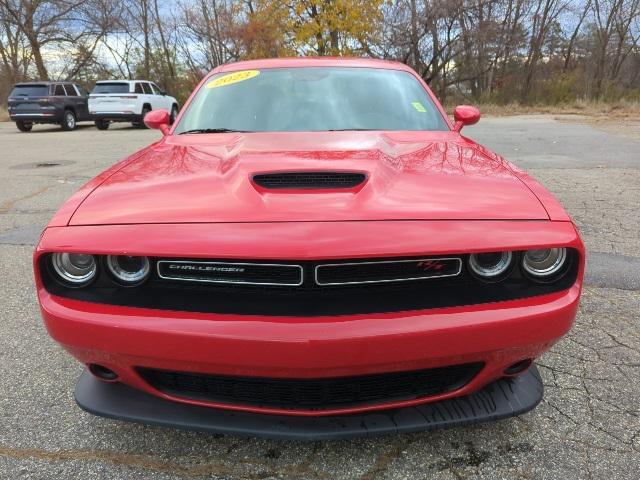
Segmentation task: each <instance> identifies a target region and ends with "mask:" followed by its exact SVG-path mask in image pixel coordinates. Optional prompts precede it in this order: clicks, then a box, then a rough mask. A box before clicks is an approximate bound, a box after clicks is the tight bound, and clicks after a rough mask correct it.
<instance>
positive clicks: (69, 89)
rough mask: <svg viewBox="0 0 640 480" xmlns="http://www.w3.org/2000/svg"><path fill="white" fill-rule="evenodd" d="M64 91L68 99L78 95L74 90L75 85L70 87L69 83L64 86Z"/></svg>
mask: <svg viewBox="0 0 640 480" xmlns="http://www.w3.org/2000/svg"><path fill="white" fill-rule="evenodd" d="M64 91H65V92H67V96H68V97H77V96H78V93H77V92H76V90H75V88H73V85H69V84H67V83H65V84H64Z"/></svg>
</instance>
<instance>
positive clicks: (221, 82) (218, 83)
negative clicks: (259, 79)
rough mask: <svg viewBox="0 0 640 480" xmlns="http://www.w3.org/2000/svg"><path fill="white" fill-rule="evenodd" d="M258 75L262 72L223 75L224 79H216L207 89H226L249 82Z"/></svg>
mask: <svg viewBox="0 0 640 480" xmlns="http://www.w3.org/2000/svg"><path fill="white" fill-rule="evenodd" d="M258 75H260V70H242V71H240V72H233V73H230V74H229V75H223V76H222V77H219V78H216V79H215V80H211V81H210V82H209V83H207V85H206V86H205V88H218V87H226V86H227V85H231V84H233V83H238V82H242V81H244V80H249V79H250V78H253V77H256V76H258Z"/></svg>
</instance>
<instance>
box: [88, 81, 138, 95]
mask: <svg viewBox="0 0 640 480" xmlns="http://www.w3.org/2000/svg"><path fill="white" fill-rule="evenodd" d="M91 93H129V84H128V83H126V82H108V83H96V85H95V87H93V90H91Z"/></svg>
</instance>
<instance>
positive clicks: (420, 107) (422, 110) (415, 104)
mask: <svg viewBox="0 0 640 480" xmlns="http://www.w3.org/2000/svg"><path fill="white" fill-rule="evenodd" d="M411 105H413V108H415V109H416V110H417V111H418V112H420V113H425V112H426V111H427V109H426V108H424V105H422V104H421V103H420V102H411Z"/></svg>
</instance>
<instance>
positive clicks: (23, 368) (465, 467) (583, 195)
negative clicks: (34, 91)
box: [0, 116, 640, 480]
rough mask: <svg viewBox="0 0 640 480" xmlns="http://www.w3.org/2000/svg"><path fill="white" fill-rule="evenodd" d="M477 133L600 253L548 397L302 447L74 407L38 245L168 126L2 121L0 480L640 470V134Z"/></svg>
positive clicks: (71, 367)
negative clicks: (420, 428) (76, 197)
mask: <svg viewBox="0 0 640 480" xmlns="http://www.w3.org/2000/svg"><path fill="white" fill-rule="evenodd" d="M465 132H466V134H467V135H468V136H470V137H472V138H474V139H476V140H478V141H480V142H481V143H483V144H484V145H485V146H487V147H489V148H491V149H494V150H495V151H496V152H498V153H500V154H502V155H503V156H505V157H506V158H508V159H509V160H511V161H513V162H514V163H516V164H517V165H519V166H520V167H521V168H524V169H525V170H527V171H528V172H530V173H531V174H532V175H533V176H535V177H536V178H538V179H539V180H540V181H541V182H542V183H543V184H544V185H545V186H547V187H548V188H549V189H550V190H551V191H552V192H553V193H555V194H556V195H557V196H558V198H560V200H561V201H562V203H563V204H564V205H565V207H566V208H567V210H568V211H569V212H570V214H571V215H572V216H573V217H574V218H575V220H576V222H577V224H578V225H579V227H580V229H581V232H582V234H583V236H584V239H585V242H586V245H587V248H588V252H589V253H588V267H587V280H586V288H585V291H584V295H583V300H582V303H581V307H580V312H579V315H578V318H577V322H576V325H575V327H574V328H573V330H572V331H571V333H570V334H569V335H568V336H567V337H565V338H564V339H563V340H562V341H560V342H559V343H558V344H556V345H555V346H554V347H553V348H552V349H551V350H550V351H549V352H548V353H547V354H545V355H544V356H543V357H542V358H541V359H540V360H539V362H538V366H539V369H540V371H541V374H542V377H543V381H544V384H545V388H546V393H545V398H544V400H543V402H542V403H541V404H540V405H539V406H538V407H537V408H536V409H535V410H533V411H532V412H530V413H527V414H525V415H522V416H520V417H517V418H512V419H508V420H503V421H500V422H496V423H491V424H484V425H477V426H471V427H464V428H455V429H450V430H440V431H436V432H428V433H414V434H402V435H394V436H386V437H379V438H373V439H355V440H351V441H332V442H310V443H304V442H285V441H270V440H262V439H245V438H236V437H224V436H216V435H210V434H203V433H197V432H188V431H179V430H174V429H168V428H160V427H150V426H144V425H136V424H129V423H125V422H119V421H115V420H107V419H104V418H98V417H94V416H92V415H89V414H87V413H85V412H83V411H81V410H80V409H79V408H78V407H77V406H76V405H75V403H74V401H73V396H72V394H73V389H74V385H75V381H76V379H77V377H78V376H79V374H80V372H81V371H82V367H81V366H80V365H79V364H78V363H77V362H76V361H75V360H74V359H72V358H71V357H70V356H69V355H68V354H67V353H66V352H65V351H64V350H63V349H62V348H60V347H59V346H58V345H57V344H55V342H53V341H52V340H51V339H50V338H49V336H48V335H47V333H46V331H45V329H44V327H43V325H42V322H41V319H40V315H39V310H38V305H37V301H36V296H35V291H34V287H33V274H32V268H31V253H32V251H33V246H34V245H35V243H36V242H37V240H38V237H39V234H40V232H41V230H42V228H43V226H44V225H45V224H46V222H47V221H48V220H49V218H50V217H51V216H52V215H53V213H54V212H55V210H56V209H57V208H58V206H59V205H60V204H61V203H62V202H63V201H64V200H65V199H66V198H68V197H69V196H70V195H71V194H72V193H73V192H74V191H75V190H77V189H78V188H79V187H80V186H81V185H82V184H83V183H85V182H86V181H87V180H89V179H90V178H91V177H93V176H94V175H96V174H97V173H99V172H100V171H102V170H103V169H105V168H106V167H108V166H109V165H111V164H112V163H114V162H116V161H117V160H119V159H121V158H123V157H124V156H126V155H128V154H130V153H133V152H134V151H135V150H137V149H139V148H141V147H143V146H145V145H146V144H148V143H150V142H152V141H154V140H155V139H156V138H158V137H159V135H160V134H159V133H158V132H157V131H150V130H136V129H133V128H129V127H125V126H122V125H117V126H114V127H112V128H111V129H109V130H108V131H98V130H96V129H95V128H94V127H93V126H90V125H88V124H87V125H86V126H82V127H81V128H80V129H78V130H77V131H74V132H62V131H60V130H59V128H57V127H49V126H36V127H34V130H33V132H31V133H28V134H25V133H20V132H18V131H17V129H16V128H15V126H14V125H13V124H11V123H0V178H1V180H0V182H1V184H0V185H1V188H0V279H2V280H1V282H2V283H1V285H2V289H1V291H0V312H1V313H0V479H23V478H24V479H31V478H33V479H67V478H70V479H71V478H73V479H75V478H81V479H93V478H100V479H102V478H104V479H112V478H117V479H130V478H131V479H134V478H135V479H146V478H149V479H151V478H153V479H177V478H219V479H271V478H283V479H379V478H380V479H412V480H414V479H462V478H464V479H467V478H469V479H471V478H474V479H475V478H487V479H502V478H504V479H511V478H526V479H574V478H594V479H596V478H607V479H634V480H635V479H637V478H638V476H639V473H638V472H640V382H639V381H638V380H640V333H639V332H640V330H639V325H640V322H639V318H638V317H639V314H638V312H639V311H640V290H639V289H640V215H639V213H638V209H639V206H640V134H639V135H638V136H637V137H635V138H636V139H634V138H633V137H628V136H626V137H623V136H620V135H616V134H615V132H614V133H611V131H609V132H605V131H601V130H598V129H596V128H594V127H592V126H589V125H588V124H586V123H576V122H575V121H567V119H566V118H563V119H561V120H560V121H559V120H557V119H555V117H553V116H520V117H502V118H486V119H482V120H481V122H480V123H479V124H478V125H476V126H473V127H469V128H467V129H465ZM639 133H640V132H639Z"/></svg>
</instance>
